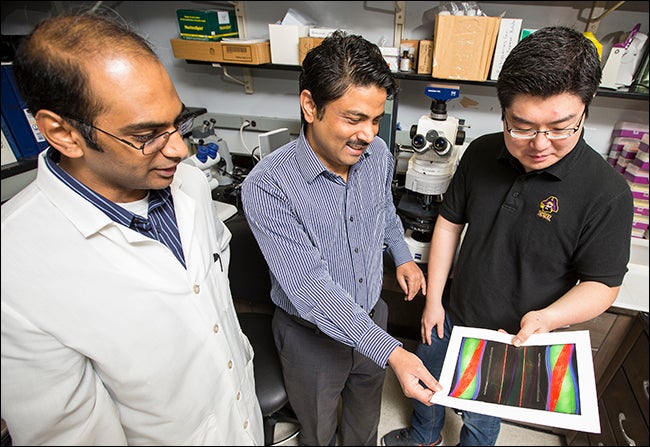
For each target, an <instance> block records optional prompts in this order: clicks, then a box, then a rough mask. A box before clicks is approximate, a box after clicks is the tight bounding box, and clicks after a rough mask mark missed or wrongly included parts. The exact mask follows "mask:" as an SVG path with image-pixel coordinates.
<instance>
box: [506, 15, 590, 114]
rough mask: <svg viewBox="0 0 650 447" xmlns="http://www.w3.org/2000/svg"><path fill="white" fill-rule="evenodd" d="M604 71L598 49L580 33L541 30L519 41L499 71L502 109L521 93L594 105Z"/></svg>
mask: <svg viewBox="0 0 650 447" xmlns="http://www.w3.org/2000/svg"><path fill="white" fill-rule="evenodd" d="M601 76H602V70H601V67H600V59H599V57H598V51H597V50H596V46H595V45H594V44H593V43H592V42H591V41H590V40H589V39H587V38H586V37H585V36H584V35H582V34H581V33H580V32H578V31H575V30H573V29H571V28H567V27H563V26H551V27H546V28H541V29H539V30H537V31H535V32H534V33H533V34H531V35H529V36H528V37H526V38H525V39H523V40H522V41H521V42H519V43H518V44H517V45H516V46H515V47H514V48H513V49H512V51H511V52H510V54H509V55H508V57H507V58H506V60H505V62H504V63H503V67H502V68H501V71H500V72H499V79H498V81H497V95H498V97H499V102H500V103H501V110H505V109H507V108H508V107H510V105H511V104H512V101H513V99H514V98H515V96H517V95H519V94H525V95H532V96H540V97H543V98H547V97H549V96H554V95H558V94H562V93H570V94H573V95H576V96H578V97H579V98H580V99H581V100H582V102H583V104H584V105H585V107H588V106H589V104H591V100H592V99H593V97H594V95H595V94H596V90H597V89H598V86H599V85H600V79H601Z"/></svg>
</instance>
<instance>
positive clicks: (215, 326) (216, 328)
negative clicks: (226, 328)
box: [212, 324, 219, 334]
mask: <svg viewBox="0 0 650 447" xmlns="http://www.w3.org/2000/svg"><path fill="white" fill-rule="evenodd" d="M212 330H213V331H214V333H215V334H216V333H218V332H219V325H218V324H215V325H214V326H213V327H212Z"/></svg>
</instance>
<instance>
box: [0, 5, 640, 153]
mask: <svg viewBox="0 0 650 447" xmlns="http://www.w3.org/2000/svg"><path fill="white" fill-rule="evenodd" d="M97 3H102V7H106V6H108V7H113V8H114V9H115V10H116V11H117V12H118V13H119V14H120V15H121V16H122V17H124V18H125V19H126V20H127V21H128V22H130V23H132V24H133V25H134V26H135V27H136V29H138V30H139V31H140V32H141V33H142V34H144V35H146V36H147V37H148V38H149V40H150V41H151V42H152V43H153V44H154V45H155V46H156V48H157V50H158V53H159V55H160V57H161V59H162V61H163V63H164V64H165V65H166V66H167V68H168V70H169V73H170V75H171V77H172V79H173V80H174V82H175V84H176V87H177V89H178V91H179V94H180V96H181V98H182V99H183V101H184V102H185V103H186V104H187V105H189V106H194V107H206V108H207V109H208V111H209V112H219V113H229V114H237V115H240V114H241V115H250V114H254V115H258V116H259V115H263V116H270V117H280V118H290V119H299V117H300V114H299V108H298V71H282V70H269V69H253V70H252V74H253V80H254V89H255V93H254V94H246V93H244V90H243V87H242V86H240V85H238V84H236V83H234V82H232V81H229V80H225V79H224V78H223V76H222V75H221V71H220V70H219V69H218V68H214V67H211V66H210V65H198V64H188V63H186V62H185V61H184V60H179V59H175V58H174V57H173V54H172V50H171V46H170V42H169V40H170V39H171V38H176V37H178V24H177V20H176V9H218V8H220V7H221V8H223V7H224V6H227V4H228V2H207V1H205V2H170V1H164V2H129V1H125V2H97ZM439 3H440V2H429V1H408V2H406V16H405V21H406V23H405V27H404V34H403V37H404V38H405V39H430V38H431V37H432V34H433V20H434V12H435V11H434V8H435V7H437V6H438V5H439ZM541 3H546V2H479V6H480V7H481V8H482V10H483V11H484V12H485V13H486V14H487V15H490V16H496V15H500V14H502V13H503V14H504V16H505V17H523V18H524V27H525V28H539V27H542V26H545V25H566V26H570V27H573V28H575V29H578V30H585V29H586V23H587V19H588V17H589V15H590V13H591V6H592V4H593V2H589V1H574V2H562V1H558V2H553V3H552V4H548V5H544V6H540V4H541ZM607 3H608V4H612V3H613V2H607ZM627 3H628V4H631V3H633V4H636V5H639V6H636V5H633V7H634V8H637V9H639V8H640V9H641V10H640V11H639V10H636V11H629V10H623V8H626V9H629V8H630V6H624V7H623V8H619V10H616V11H614V12H612V13H611V14H609V15H607V16H606V17H605V18H604V19H603V20H602V21H601V24H600V27H599V29H598V31H597V33H596V37H597V38H598V39H599V40H601V41H602V42H605V43H607V42H610V44H609V45H610V46H611V41H612V39H613V37H614V36H617V35H618V34H620V33H622V32H627V31H629V30H630V29H632V27H633V26H634V25H635V24H636V23H641V32H642V33H644V34H646V35H647V34H648V7H647V6H645V2H627ZM83 4H86V5H93V4H95V3H94V2H65V1H60V2H4V3H3V8H2V33H3V34H25V33H27V32H29V31H30V30H31V28H32V27H33V25H34V24H35V23H37V22H38V20H40V19H41V18H44V17H46V16H47V15H49V14H51V11H50V8H51V7H52V6H56V7H60V8H63V9H70V8H78V7H80V5H83ZM243 4H244V11H245V14H246V18H247V20H246V31H247V37H250V38H252V37H265V38H268V23H273V22H276V21H277V20H280V19H282V17H283V16H284V14H285V12H286V11H287V9H288V8H294V9H297V10H298V11H300V12H302V13H304V14H307V15H309V16H310V17H312V18H313V19H314V20H315V21H316V23H317V24H318V25H319V26H325V27H332V28H343V29H346V30H349V31H352V32H354V33H358V34H361V35H363V36H364V37H366V38H367V39H368V40H370V41H372V42H375V43H378V44H379V43H381V42H382V41H384V42H385V43H386V44H387V45H389V46H390V45H392V42H393V31H394V14H393V11H394V10H393V4H394V2H390V1H375V2H372V1H367V2H361V1H346V2H344V1H334V2H332V1H327V2H325V1H322V2H318V1H316V2H314V1H312V2H307V1H299V2H287V1H284V2H283V1H273V2H264V1H246V2H243ZM606 49H607V44H606ZM229 73H230V74H231V75H233V76H236V77H241V73H242V71H241V69H240V68H238V67H232V68H229ZM426 84H427V81H410V80H400V86H401V93H400V100H399V101H400V102H399V111H398V115H397V120H398V122H399V123H400V124H401V127H402V129H404V130H407V129H409V128H410V126H411V125H412V124H414V123H417V120H418V118H419V117H420V115H422V114H425V113H428V111H429V106H430V99H429V98H428V97H426V96H425V95H424V87H425V85H426ZM460 87H461V99H460V100H454V101H451V102H450V103H449V104H448V112H449V114H450V115H452V116H456V117H458V118H463V119H465V120H466V123H467V124H468V125H469V126H471V127H469V128H468V129H467V139H468V140H471V139H473V138H475V137H476V136H478V135H481V134H483V133H487V132H494V131H499V130H502V128H503V127H502V124H501V121H500V109H499V104H498V101H497V98H496V90H495V88H494V87H491V86H482V85H461V86H460ZM590 112H591V113H590V116H589V119H588V120H587V122H586V128H587V132H586V137H587V141H588V142H589V143H590V144H591V145H592V146H593V147H594V149H596V150H597V151H598V152H600V153H602V154H606V153H607V152H608V150H609V142H610V136H611V131H612V128H613V127H614V124H615V123H616V122H617V121H619V120H625V121H632V122H640V123H648V101H647V100H623V99H618V98H605V97H598V96H597V97H596V99H595V100H594V102H593V104H592V107H591V110H590ZM217 125H218V123H217ZM247 134H248V135H246V136H245V141H246V142H247V145H248V146H249V147H254V146H255V145H256V144H257V142H256V135H255V134H254V133H247ZM222 136H223V137H224V138H225V139H226V140H227V141H228V145H229V147H230V150H231V152H242V151H244V149H243V147H242V146H241V143H239V137H238V136H237V135H236V134H233V131H224V134H223V135H222Z"/></svg>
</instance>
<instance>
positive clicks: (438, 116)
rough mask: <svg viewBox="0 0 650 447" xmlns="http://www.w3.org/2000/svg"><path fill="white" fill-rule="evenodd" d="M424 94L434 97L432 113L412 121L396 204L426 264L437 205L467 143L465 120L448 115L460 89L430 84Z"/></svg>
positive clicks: (408, 235)
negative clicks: (411, 152) (401, 184)
mask: <svg viewBox="0 0 650 447" xmlns="http://www.w3.org/2000/svg"><path fill="white" fill-rule="evenodd" d="M424 94H425V95H426V96H428V97H429V98H431V99H432V101H431V112H430V113H429V114H426V115H422V116H421V117H420V119H419V120H418V123H417V124H413V125H412V126H411V129H410V133H409V136H410V138H411V147H412V148H413V155H412V156H411V157H410V158H409V161H408V167H407V170H406V180H405V184H404V192H403V194H402V196H401V198H400V200H399V203H398V205H397V212H398V214H399V215H400V217H401V219H402V222H403V224H404V228H405V236H404V238H405V240H406V243H407V245H408V246H409V248H410V250H411V253H412V254H413V258H414V259H415V262H418V263H427V262H428V257H429V245H430V243H431V235H432V234H433V227H434V225H435V222H436V218H437V217H438V206H439V205H440V203H441V202H442V198H443V195H444V193H445V192H446V191H447V187H448V186H449V183H450V182H451V178H452V176H453V174H454V171H455V169H456V165H457V162H458V159H459V156H458V154H459V152H460V151H459V146H462V144H463V143H464V142H465V131H464V130H463V129H464V128H465V127H467V126H465V120H462V119H457V118H455V117H452V116H448V115H447V102H448V101H450V100H452V99H456V98H458V97H459V95H460V88H459V87H456V86H445V85H437V84H429V85H427V86H426V87H425V89H424Z"/></svg>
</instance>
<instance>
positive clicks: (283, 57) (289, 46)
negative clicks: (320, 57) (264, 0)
mask: <svg viewBox="0 0 650 447" xmlns="http://www.w3.org/2000/svg"><path fill="white" fill-rule="evenodd" d="M310 28H311V25H278V24H276V23H272V24H269V38H270V40H271V62H272V63H274V64H281V65H300V55H299V52H298V42H299V39H300V38H301V37H307V35H308V34H309V29H310Z"/></svg>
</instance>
